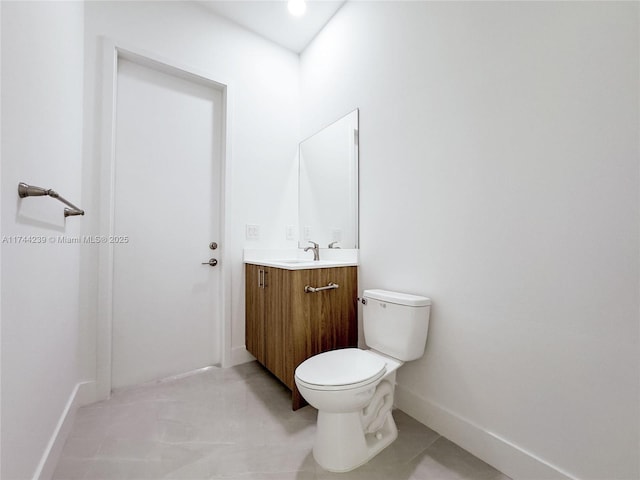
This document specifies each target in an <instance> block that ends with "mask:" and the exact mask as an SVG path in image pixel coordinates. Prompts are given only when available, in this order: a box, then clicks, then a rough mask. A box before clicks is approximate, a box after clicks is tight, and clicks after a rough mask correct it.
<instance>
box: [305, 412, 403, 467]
mask: <svg viewBox="0 0 640 480" xmlns="http://www.w3.org/2000/svg"><path fill="white" fill-rule="evenodd" d="M361 417H362V414H361V412H360V411H357V412H349V413H327V412H321V411H319V412H318V425H317V431H316V440H315V444H314V446H313V458H315V460H316V462H318V465H320V466H321V467H322V468H324V469H325V470H328V471H330V472H337V473H342V472H349V471H351V470H353V469H355V468H358V467H360V466H361V465H364V464H365V463H367V462H368V461H369V460H371V459H372V458H373V457H375V456H376V455H377V454H378V453H380V452H381V451H382V450H384V449H385V448H386V447H387V446H389V445H390V444H391V443H393V441H394V440H395V439H396V438H398V429H397V428H396V423H395V421H394V420H393V416H392V415H391V411H389V412H387V414H386V419H385V422H384V424H383V425H382V427H381V428H380V430H378V431H377V432H376V433H375V434H373V433H372V434H365V433H364V430H363V428H362V420H361Z"/></svg>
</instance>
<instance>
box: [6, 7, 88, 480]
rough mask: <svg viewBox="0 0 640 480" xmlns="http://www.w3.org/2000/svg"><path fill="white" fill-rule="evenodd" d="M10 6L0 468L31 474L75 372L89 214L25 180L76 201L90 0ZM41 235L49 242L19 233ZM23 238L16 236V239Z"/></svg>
mask: <svg viewBox="0 0 640 480" xmlns="http://www.w3.org/2000/svg"><path fill="white" fill-rule="evenodd" d="M0 9H1V10H2V69H1V71H2V111H1V114H2V142H1V144H2V235H3V241H2V279H1V281H2V293H1V303H2V332H1V338H2V346H1V348H2V361H1V365H2V372H1V376H2V398H1V403H2V431H1V438H0V442H1V444H2V455H1V457H2V458H1V463H2V471H1V472H0V476H1V477H2V478H3V479H7V480H8V479H25V478H31V477H32V476H33V475H34V474H35V473H37V470H38V471H39V469H40V468H42V466H43V465H42V464H40V462H41V461H42V460H44V457H46V455H47V448H48V444H49V441H50V439H51V437H52V436H53V435H54V433H55V431H56V427H57V424H58V421H59V420H61V417H62V416H63V415H64V412H65V406H66V405H67V402H68V401H69V400H70V397H71V396H72V394H73V392H74V391H75V390H74V389H75V386H76V382H77V365H76V343H77V337H78V294H79V285H78V280H79V259H80V249H81V246H79V245H69V244H56V242H55V240H54V241H52V240H50V237H51V236H53V237H57V236H69V237H72V236H74V235H77V234H78V232H79V229H80V228H81V226H82V224H83V222H84V221H85V218H84V217H69V218H68V219H67V220H66V221H65V220H64V218H63V208H64V205H62V204H61V203H59V202H57V201H55V200H53V199H51V198H47V197H44V198H26V199H23V200H20V199H19V198H18V195H17V185H18V182H20V181H24V182H27V183H32V184H34V185H38V186H42V187H46V188H54V189H55V190H57V191H58V192H59V193H60V194H61V195H63V196H65V197H66V198H68V199H69V200H70V201H72V202H78V203H79V204H80V206H81V207H82V203H80V193H81V168H82V164H81V155H82V147H81V145H82V78H83V66H82V64H83V5H82V3H76V2H69V3H66V2H62V3H49V2H43V3H40V2H8V1H3V2H1V4H0ZM16 236H34V240H37V241H39V240H41V238H42V237H43V239H44V240H43V241H44V242H46V243H43V244H38V243H31V244H29V243H22V242H21V241H20V240H19V238H18V237H16ZM12 239H13V241H14V242H17V243H10V242H11V241H12Z"/></svg>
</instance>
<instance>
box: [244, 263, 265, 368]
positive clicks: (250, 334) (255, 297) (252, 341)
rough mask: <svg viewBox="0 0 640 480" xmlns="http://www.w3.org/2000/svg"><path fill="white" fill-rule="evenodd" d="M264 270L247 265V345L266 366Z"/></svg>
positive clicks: (256, 266) (252, 353)
mask: <svg viewBox="0 0 640 480" xmlns="http://www.w3.org/2000/svg"><path fill="white" fill-rule="evenodd" d="M263 269H264V267H260V266H258V265H249V264H246V265H245V274H246V276H245V287H246V288H245V344H246V347H247V350H248V351H249V353H251V355H253V356H254V357H256V359H257V360H258V361H259V362H260V363H262V364H263V365H264V359H265V353H264V293H263V290H262V278H263Z"/></svg>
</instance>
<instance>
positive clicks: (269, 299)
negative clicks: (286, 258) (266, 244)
mask: <svg viewBox="0 0 640 480" xmlns="http://www.w3.org/2000/svg"><path fill="white" fill-rule="evenodd" d="M263 268H264V270H265V274H264V288H263V292H264V349H265V361H264V366H265V367H267V369H269V370H270V371H271V373H273V374H274V375H275V376H276V377H278V378H279V379H280V381H282V382H283V383H284V384H285V385H286V386H287V387H289V388H290V389H293V388H294V385H295V384H294V380H293V369H292V367H291V352H292V349H291V300H290V292H291V276H290V272H289V271H288V270H284V269H281V268H271V267H263Z"/></svg>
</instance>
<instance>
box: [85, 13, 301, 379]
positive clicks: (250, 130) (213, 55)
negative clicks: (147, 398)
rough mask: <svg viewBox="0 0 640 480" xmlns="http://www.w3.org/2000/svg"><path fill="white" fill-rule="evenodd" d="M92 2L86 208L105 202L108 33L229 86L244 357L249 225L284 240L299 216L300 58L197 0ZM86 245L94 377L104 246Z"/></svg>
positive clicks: (91, 374)
mask: <svg viewBox="0 0 640 480" xmlns="http://www.w3.org/2000/svg"><path fill="white" fill-rule="evenodd" d="M85 11H86V18H85V21H86V23H85V25H86V28H85V46H86V50H85V52H86V55H85V125H86V129H85V163H84V191H83V202H84V203H85V204H86V208H87V211H92V212H95V211H97V210H98V206H99V202H98V200H99V196H98V195H99V192H98V190H99V177H98V174H99V162H100V154H101V145H100V133H101V130H100V128H101V126H100V115H101V106H100V95H101V93H102V92H101V86H102V83H101V82H102V77H101V76H102V71H101V54H100V52H101V44H100V37H101V36H105V37H108V38H110V39H112V40H114V41H116V42H118V43H120V44H125V45H127V46H130V47H131V48H135V49H138V50H142V51H147V52H149V53H150V54H152V55H154V56H157V57H161V58H166V59H167V60H170V61H174V62H176V63H178V64H180V65H186V66H189V67H190V68H193V69H195V70H197V71H203V72H207V73H208V74H210V75H211V76H212V77H213V78H214V79H218V80H219V81H220V82H222V83H228V84H229V85H230V89H231V100H230V105H229V107H230V110H231V117H232V124H231V125H230V128H231V152H232V158H231V160H230V163H229V164H228V165H227V174H228V175H230V176H231V191H230V192H229V194H228V196H227V200H228V201H229V202H231V211H230V218H229V219H228V227H229V228H230V229H231V230H230V234H229V236H228V244H227V245H225V244H224V240H223V239H212V240H216V241H218V242H219V243H220V245H221V248H222V249H227V254H229V258H230V259H231V263H232V265H231V268H232V305H231V312H232V318H231V319H226V321H227V322H229V324H231V327H232V344H233V347H234V348H235V351H237V353H238V355H239V356H238V358H239V359H242V358H244V357H242V352H243V351H244V278H243V277H244V274H243V265H242V249H243V247H244V245H245V224H247V223H250V224H258V225H260V226H261V232H260V233H261V239H260V240H259V241H252V242H248V243H249V244H250V245H251V246H255V247H273V246H275V245H281V244H283V242H284V241H285V225H287V224H296V215H297V206H296V201H295V199H296V193H297V192H296V189H295V183H292V182H291V178H289V176H290V175H289V174H290V172H291V171H292V165H293V162H294V161H295V154H296V148H297V141H298V139H299V133H298V119H299V117H298V108H299V98H298V57H297V56H296V55H294V54H293V53H291V52H288V51H286V50H284V49H282V48H281V47H278V46H276V45H275V44H272V43H270V42H267V41H265V40H264V39H262V38H261V37H258V36H256V35H253V34H251V33H249V32H247V31H246V30H243V29H241V28H239V27H237V26H235V25H234V24H232V23H230V22H228V21H226V20H223V19H222V18H220V17H217V16H214V15H212V14H211V13H209V12H208V11H207V10H206V9H205V8H204V7H202V6H200V5H198V4H195V3H192V2H163V1H158V2H119V1H116V2H87V4H86V5H85ZM293 171H295V170H293ZM175 193H176V194H181V193H184V192H175ZM88 220H89V221H88V222H87V223H86V225H87V228H88V229H89V231H90V233H93V234H96V233H98V228H99V223H98V219H97V218H96V217H95V216H91V217H90V218H88ZM150 221H153V219H150ZM158 221H160V220H158ZM122 233H123V234H126V232H122ZM284 243H286V242H284ZM289 243H290V244H291V245H290V246H291V247H295V245H296V244H295V241H292V242H289ZM85 253H86V255H85V256H84V257H83V259H82V276H81V278H82V279H83V282H82V283H83V289H82V299H83V300H82V310H81V311H82V317H83V318H84V319H85V323H84V324H83V327H82V337H83V341H82V345H81V351H80V356H81V358H82V366H83V372H82V376H83V378H85V379H87V380H92V379H95V378H96V368H97V365H96V361H95V359H96V343H95V337H96V323H95V322H96V318H97V283H96V279H97V277H98V257H97V253H98V252H97V250H87V251H85Z"/></svg>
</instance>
